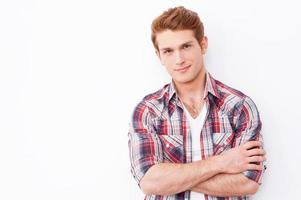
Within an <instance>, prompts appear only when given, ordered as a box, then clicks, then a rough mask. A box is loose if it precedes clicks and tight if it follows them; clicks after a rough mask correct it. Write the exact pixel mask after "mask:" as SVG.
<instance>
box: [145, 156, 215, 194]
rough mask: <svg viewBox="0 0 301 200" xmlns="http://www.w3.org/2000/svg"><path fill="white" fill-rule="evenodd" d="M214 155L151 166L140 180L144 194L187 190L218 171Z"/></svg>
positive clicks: (174, 192)
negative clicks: (181, 162)
mask: <svg viewBox="0 0 301 200" xmlns="http://www.w3.org/2000/svg"><path fill="white" fill-rule="evenodd" d="M216 159H218V158H216V157H212V158H209V159H207V160H202V161H197V162H193V163H186V164H174V163H161V164H157V165H154V166H152V167H151V168H150V169H149V170H148V171H147V173H146V174H145V176H144V177H143V178H142V180H141V182H140V187H141V189H142V190H143V191H144V193H145V194H147V195H151V194H155V195H171V194H176V193H179V192H183V191H186V190H189V189H190V188H192V187H194V186H195V185H197V184H198V183H199V182H202V181H205V180H207V179H209V178H211V177H213V176H214V175H216V174H218V173H220V172H221V171H220V168H219V164H218V162H217V161H216Z"/></svg>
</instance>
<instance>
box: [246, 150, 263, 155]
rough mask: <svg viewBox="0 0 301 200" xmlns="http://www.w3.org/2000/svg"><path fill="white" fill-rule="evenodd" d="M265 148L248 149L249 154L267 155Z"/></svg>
mask: <svg viewBox="0 0 301 200" xmlns="http://www.w3.org/2000/svg"><path fill="white" fill-rule="evenodd" d="M265 153H266V152H265V150H263V149H249V150H247V156H255V155H265Z"/></svg>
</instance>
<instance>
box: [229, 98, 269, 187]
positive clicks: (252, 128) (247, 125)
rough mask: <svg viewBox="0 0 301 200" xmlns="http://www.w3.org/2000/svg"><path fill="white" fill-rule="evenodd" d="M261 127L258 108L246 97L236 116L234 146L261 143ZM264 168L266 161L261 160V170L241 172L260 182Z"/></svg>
mask: <svg viewBox="0 0 301 200" xmlns="http://www.w3.org/2000/svg"><path fill="white" fill-rule="evenodd" d="M261 127H262V123H261V120H260V116H259V112H258V109H257V107H256V105H255V103H254V102H253V101H252V100H251V99H250V98H249V97H246V98H245V99H244V101H243V103H242V105H241V107H240V111H239V112H238V116H237V122H236V137H235V141H234V146H239V145H241V144H244V143H246V142H247V141H261V142H262V143H263V137H262V134H261ZM265 170H266V163H265V162H263V165H262V169H261V170H247V171H245V172H243V174H244V175H245V176H246V177H248V178H249V179H251V180H253V181H255V182H257V183H259V184H261V182H262V177H263V173H264V172H265Z"/></svg>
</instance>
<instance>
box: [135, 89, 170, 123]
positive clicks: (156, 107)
mask: <svg viewBox="0 0 301 200" xmlns="http://www.w3.org/2000/svg"><path fill="white" fill-rule="evenodd" d="M169 89H170V84H166V85H164V86H163V88H161V89H159V90H157V91H155V92H153V93H150V94H147V95H146V96H144V97H143V98H142V100H141V101H139V102H138V104H137V105H136V106H135V108H134V111H133V117H137V115H150V116H151V117H154V116H156V115H159V114H160V113H161V112H162V110H163V109H164V107H165V105H166V102H167V101H168V98H169Z"/></svg>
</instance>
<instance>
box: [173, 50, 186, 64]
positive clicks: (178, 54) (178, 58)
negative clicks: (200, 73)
mask: <svg viewBox="0 0 301 200" xmlns="http://www.w3.org/2000/svg"><path fill="white" fill-rule="evenodd" d="M175 54H176V55H175V56H176V65H182V64H183V63H184V61H185V59H184V55H183V53H182V52H181V51H178V52H176V53H175Z"/></svg>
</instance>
